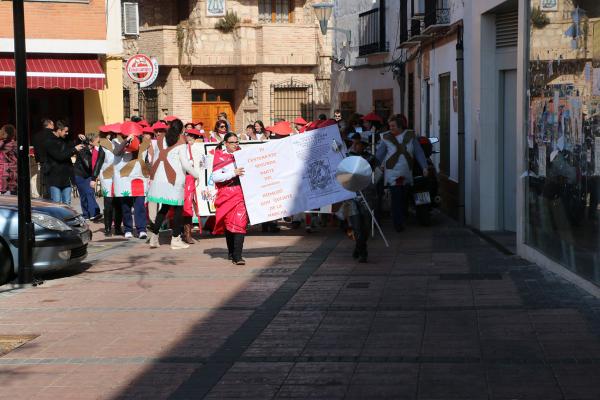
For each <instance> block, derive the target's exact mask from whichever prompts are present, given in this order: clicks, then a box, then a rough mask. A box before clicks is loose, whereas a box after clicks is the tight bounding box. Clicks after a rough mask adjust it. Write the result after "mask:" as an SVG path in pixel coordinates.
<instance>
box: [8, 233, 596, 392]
mask: <svg viewBox="0 0 600 400" xmlns="http://www.w3.org/2000/svg"><path fill="white" fill-rule="evenodd" d="M297 233H298V232H297V231H287V232H284V233H282V234H280V235H274V236H263V235H261V234H256V235H252V236H250V237H249V238H248V239H247V246H246V247H247V251H246V259H247V261H248V265H247V266H245V267H235V266H232V265H230V264H229V263H228V262H227V261H226V260H224V257H225V256H226V252H225V251H224V250H223V244H224V243H223V241H224V240H223V239H212V238H204V239H202V241H201V243H200V244H196V245H195V246H192V248H190V249H189V250H184V251H180V252H173V251H171V250H170V249H169V248H168V247H166V246H165V247H163V248H160V249H158V250H154V251H151V250H149V249H147V248H146V247H145V246H143V245H140V244H136V243H135V242H130V243H128V244H126V245H124V246H123V245H121V246H118V247H115V248H112V249H110V252H111V256H110V257H109V258H104V259H100V260H99V261H96V262H94V263H93V265H88V266H85V267H83V268H81V271H80V273H78V274H66V276H62V277H60V279H53V280H48V281H46V283H45V284H44V285H42V286H41V287H37V288H29V289H26V290H19V291H14V292H9V293H5V294H3V295H0V334H37V335H39V336H38V337H37V338H36V339H34V340H32V341H30V342H28V343H27V344H25V345H24V346H22V347H20V348H18V349H17V350H14V351H12V352H10V353H8V354H7V355H5V356H4V357H0V387H1V388H2V389H1V390H0V398H11V399H19V398H35V399H45V398H49V399H50V398H51V399H88V398H89V399H97V398H101V399H121V398H123V399H125V398H127V399H155V398H156V399H160V398H173V399H199V398H203V397H205V398H209V399H226V398H236V399H237V398H252V399H271V398H322V399H337V398H340V399H341V398H348V399H376V398H390V399H440V400H449V399H544V400H546V399H590V400H592V399H594V400H597V399H600V385H598V383H597V382H599V381H600V300H598V299H596V298H593V297H592V296H590V295H587V294H585V293H584V292H582V291H580V290H578V289H577V288H576V287H574V286H572V285H571V284H569V283H567V282H566V281H564V280H563V279H562V278H559V277H557V276H555V275H552V274H550V273H547V272H545V271H543V270H541V269H540V268H538V267H536V266H535V265H531V264H530V263H528V262H526V261H524V260H522V259H520V258H518V257H515V256H510V255H506V254H503V253H502V252H500V251H498V250H497V249H496V248H494V247H492V246H491V245H489V244H488V243H486V242H485V241H483V240H482V239H481V238H480V237H478V236H476V235H474V234H473V233H471V232H469V231H468V230H464V229H460V228H456V227H453V226H450V225H446V226H442V227H436V228H435V229H425V228H417V227H411V229H409V230H408V231H407V232H405V233H402V234H399V235H397V234H391V233H390V240H391V243H392V247H391V248H390V249H386V248H385V247H383V244H382V242H381V241H375V242H372V243H371V259H372V262H371V263H369V264H357V263H356V262H355V261H354V260H352V258H351V257H350V254H351V251H350V250H351V246H352V243H351V242H349V241H348V240H347V239H345V238H343V237H342V236H341V235H340V234H339V233H338V232H336V231H335V230H323V231H321V232H320V233H317V234H313V235H306V236H304V235H299V236H295V234H297ZM104 254H106V253H104V252H98V253H97V254H96V255H94V257H102V256H103V255H104Z"/></svg>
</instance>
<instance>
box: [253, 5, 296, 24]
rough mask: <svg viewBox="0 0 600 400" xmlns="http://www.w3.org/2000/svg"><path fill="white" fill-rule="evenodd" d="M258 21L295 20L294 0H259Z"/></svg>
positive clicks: (278, 21) (289, 21)
mask: <svg viewBox="0 0 600 400" xmlns="http://www.w3.org/2000/svg"><path fill="white" fill-rule="evenodd" d="M258 21H259V22H263V23H292V22H294V0H258Z"/></svg>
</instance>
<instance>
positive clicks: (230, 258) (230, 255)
mask: <svg viewBox="0 0 600 400" xmlns="http://www.w3.org/2000/svg"><path fill="white" fill-rule="evenodd" d="M227 259H228V260H229V261H233V254H231V253H229V255H228V256H227Z"/></svg>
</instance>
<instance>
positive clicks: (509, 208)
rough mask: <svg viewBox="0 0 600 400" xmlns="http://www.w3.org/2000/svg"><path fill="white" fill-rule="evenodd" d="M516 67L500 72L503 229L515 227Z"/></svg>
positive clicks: (509, 229) (500, 167)
mask: <svg viewBox="0 0 600 400" xmlns="http://www.w3.org/2000/svg"><path fill="white" fill-rule="evenodd" d="M516 97H517V70H514V69H512V70H506V71H501V72H500V107H501V110H500V121H501V124H500V132H499V142H500V143H498V144H499V146H498V149H499V151H500V154H499V157H498V159H499V160H500V164H501V165H500V166H499V168H498V171H499V173H500V176H499V178H500V179H499V183H500V195H501V196H502V197H501V199H500V204H501V213H500V217H499V219H500V221H499V222H500V227H501V228H502V229H503V230H504V231H508V232H516V230H517V214H516V209H517V150H516V149H517V115H516V114H517V108H516V103H515V101H514V99H515V98H516Z"/></svg>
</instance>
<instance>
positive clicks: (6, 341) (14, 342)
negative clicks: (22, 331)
mask: <svg viewBox="0 0 600 400" xmlns="http://www.w3.org/2000/svg"><path fill="white" fill-rule="evenodd" d="M38 336H39V335H0V357H2V356H3V355H5V354H7V353H9V352H11V351H13V350H14V349H16V348H18V347H21V346H23V345H24V344H25V343H27V342H29V341H31V340H33V339H35V338H36V337H38Z"/></svg>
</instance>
